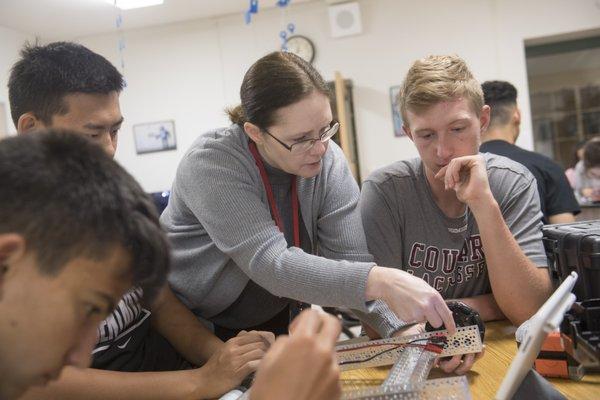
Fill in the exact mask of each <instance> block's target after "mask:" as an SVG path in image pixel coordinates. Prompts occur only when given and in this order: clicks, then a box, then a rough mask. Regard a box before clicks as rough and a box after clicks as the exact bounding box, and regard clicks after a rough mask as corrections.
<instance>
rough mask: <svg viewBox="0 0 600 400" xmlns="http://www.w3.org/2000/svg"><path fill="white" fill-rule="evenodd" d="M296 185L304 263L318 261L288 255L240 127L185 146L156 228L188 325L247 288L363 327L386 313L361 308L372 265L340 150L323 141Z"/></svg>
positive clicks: (294, 252)
mask: <svg viewBox="0 0 600 400" xmlns="http://www.w3.org/2000/svg"><path fill="white" fill-rule="evenodd" d="M297 185H298V196H299V201H300V208H301V210H302V217H303V221H304V224H305V226H306V229H307V231H308V233H309V235H310V238H311V242H312V249H313V254H318V255H319V256H317V255H313V254H307V253H305V252H303V251H302V250H300V249H298V248H295V247H290V248H288V247H287V242H286V240H285V238H284V236H283V234H282V233H281V232H280V231H279V230H278V228H277V226H276V225H275V223H274V221H273V219H272V218H271V214H270V211H269V206H268V202H267V196H266V193H265V190H264V187H263V183H262V181H261V178H260V174H259V172H258V168H257V167H256V164H255V162H254V159H253V158H252V155H251V153H250V151H249V149H248V137H247V135H246V134H245V133H244V131H243V130H242V129H241V128H240V127H239V126H237V125H232V126H230V127H228V128H222V129H217V130H214V131H210V132H208V133H206V134H204V135H202V136H200V137H199V138H198V139H197V140H196V141H195V142H194V143H193V144H192V146H191V148H190V149H189V150H188V151H187V153H186V154H185V155H184V157H183V159H182V161H181V163H180V165H179V167H178V169H177V175H176V178H175V181H174V183H173V188H172V191H171V198H170V200H169V205H168V206H167V208H166V209H165V211H164V213H163V214H162V216H161V223H162V225H163V227H164V229H165V230H166V231H167V235H168V237H169V240H170V242H171V245H172V249H173V253H172V254H173V268H172V272H171V274H170V276H169V282H170V284H171V286H172V288H173V290H174V291H175V293H176V294H177V295H178V296H179V297H180V299H181V300H182V301H183V302H184V303H185V304H186V305H187V306H188V307H189V308H190V309H192V311H193V312H194V313H195V314H196V315H198V316H200V317H202V318H203V319H210V317H212V316H214V315H216V314H218V313H219V312H221V311H223V310H224V309H226V308H227V307H228V306H229V305H230V304H231V303H233V301H234V300H235V299H236V298H237V297H238V296H239V295H240V293H241V292H242V290H243V289H244V287H245V286H246V284H247V282H248V279H252V280H253V281H254V282H256V283H257V284H259V285H260V286H262V287H263V288H265V289H266V290H268V291H269V292H271V293H272V294H274V295H277V296H282V297H288V298H291V299H296V300H301V301H304V302H308V303H312V304H319V305H322V306H337V307H348V308H352V309H355V310H357V311H359V312H360V314H361V316H362V317H364V318H365V319H367V320H369V321H375V320H376V319H373V318H369V316H367V315H365V314H363V313H364V312H370V311H373V310H374V309H381V310H379V312H378V314H381V313H386V311H388V310H386V306H385V304H381V303H382V302H367V301H366V299H365V285H366V281H367V275H368V274H369V271H370V269H371V268H372V267H373V266H374V265H375V264H374V263H373V262H372V257H371V255H370V254H369V253H368V251H367V246H366V240H365V236H364V232H363V228H362V222H361V218H360V215H359V208H358V200H359V190H358V186H357V184H356V182H355V181H354V178H353V177H352V175H351V174H350V170H349V168H348V165H347V163H346V160H345V158H344V154H343V152H342V151H341V149H340V148H339V147H338V146H337V145H336V144H335V143H334V142H333V141H331V142H330V143H329V149H328V150H327V152H326V153H325V155H324V157H323V160H322V169H321V172H320V173H319V174H318V175H317V176H315V177H313V178H310V179H304V178H301V177H298V180H297ZM388 315H389V314H388ZM387 321H388V323H391V322H389V319H388V320H387ZM384 324H385V323H384ZM391 324H392V325H394V326H395V325H398V323H391ZM379 325H380V324H379ZM391 328H392V326H391V325H390V326H387V329H388V330H389V329H391ZM376 329H378V330H380V332H382V331H383V332H382V333H384V334H385V333H387V332H385V331H386V328H383V329H382V328H381V326H377V327H376Z"/></svg>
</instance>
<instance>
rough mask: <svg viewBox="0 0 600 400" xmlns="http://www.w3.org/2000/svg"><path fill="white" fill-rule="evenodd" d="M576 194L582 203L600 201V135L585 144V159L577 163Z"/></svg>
mask: <svg viewBox="0 0 600 400" xmlns="http://www.w3.org/2000/svg"><path fill="white" fill-rule="evenodd" d="M575 195H576V196H577V199H578V200H579V202H580V203H582V204H591V203H597V202H600V137H595V138H593V139H590V140H588V141H587V143H586V144H585V146H583V160H581V161H579V162H578V163H577V165H575Z"/></svg>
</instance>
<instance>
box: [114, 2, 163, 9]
mask: <svg viewBox="0 0 600 400" xmlns="http://www.w3.org/2000/svg"><path fill="white" fill-rule="evenodd" d="M104 1H106V2H107V3H109V4H112V5H113V6H115V7H118V8H120V9H121V10H131V9H134V8H142V7H150V6H158V5H161V4H162V3H164V0H104Z"/></svg>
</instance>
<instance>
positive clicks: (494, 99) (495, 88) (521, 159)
mask: <svg viewBox="0 0 600 400" xmlns="http://www.w3.org/2000/svg"><path fill="white" fill-rule="evenodd" d="M481 87H482V89H483V97H484V101H485V104H487V105H488V106H490V110H491V116H490V124H489V126H488V128H487V129H486V130H485V131H484V132H483V135H482V140H483V143H482V145H481V147H480V148H479V151H480V152H481V153H486V152H489V153H494V154H498V155H501V156H504V157H508V158H510V159H511V160H513V161H516V162H518V163H519V164H522V165H524V166H525V167H526V168H527V169H528V170H529V171H530V172H531V173H532V174H533V176H534V177H535V180H536V183H537V188H538V192H539V194H540V206H541V209H542V213H543V214H544V223H550V224H561V223H568V222H574V221H575V215H577V214H578V213H579V212H581V210H580V209H579V203H577V199H576V198H575V196H574V195H573V190H572V189H571V187H570V185H569V182H568V181H567V178H566V176H565V172H564V171H563V169H562V167H561V166H560V165H558V164H557V163H556V162H554V161H552V160H551V159H550V158H548V157H546V156H544V155H542V154H539V153H536V152H533V151H529V150H525V149H522V148H520V147H518V146H517V145H515V142H516V141H517V138H518V137H519V132H520V128H521V112H520V110H519V108H518V106H517V89H516V88H515V87H514V86H513V85H512V84H511V83H509V82H506V81H487V82H484V83H483V84H482V85H481Z"/></svg>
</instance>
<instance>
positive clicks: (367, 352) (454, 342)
mask: <svg viewBox="0 0 600 400" xmlns="http://www.w3.org/2000/svg"><path fill="white" fill-rule="evenodd" d="M447 334H448V332H447V331H445V330H443V331H436V332H426V333H423V334H420V335H412V336H406V337H398V338H390V339H380V340H371V341H368V342H361V343H352V344H342V345H339V346H337V347H336V352H337V357H338V363H339V364H340V369H341V370H342V371H349V370H353V369H359V368H370V367H381V366H384V365H392V364H394V363H395V362H396V360H398V358H399V357H400V354H401V353H402V352H403V351H405V349H407V348H409V347H406V345H407V344H408V343H409V342H418V341H427V340H428V339H430V338H432V337H434V336H439V335H442V336H443V335H447ZM481 349H482V343H481V337H480V336H479V328H478V327H477V326H476V325H471V326H463V327H460V328H457V331H456V333H455V334H454V335H452V336H450V337H448V340H447V344H446V346H444V350H443V351H442V353H441V354H440V355H439V356H441V357H445V356H453V355H456V354H469V353H479V352H480V351H481Z"/></svg>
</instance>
